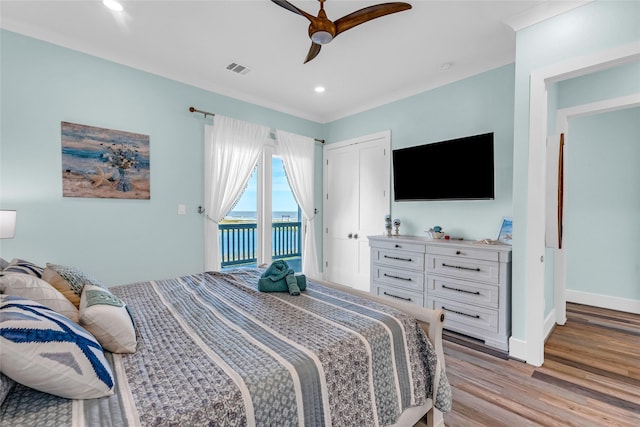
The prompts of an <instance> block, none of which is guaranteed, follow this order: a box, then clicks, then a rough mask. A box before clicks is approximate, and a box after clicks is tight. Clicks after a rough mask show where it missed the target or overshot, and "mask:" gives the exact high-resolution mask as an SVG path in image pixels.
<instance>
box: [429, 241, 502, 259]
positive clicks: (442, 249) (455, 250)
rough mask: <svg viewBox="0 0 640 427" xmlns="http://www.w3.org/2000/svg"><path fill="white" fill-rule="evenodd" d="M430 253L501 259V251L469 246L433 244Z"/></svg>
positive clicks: (457, 256) (464, 257)
mask: <svg viewBox="0 0 640 427" xmlns="http://www.w3.org/2000/svg"><path fill="white" fill-rule="evenodd" d="M429 253H430V254H433V255H444V256H449V257H455V258H463V259H466V258H468V259H479V260H484V261H500V253H499V252H497V251H487V250H482V249H478V248H474V247H467V246H453V247H452V246H449V245H431V246H429Z"/></svg>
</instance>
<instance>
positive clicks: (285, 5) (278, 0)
mask: <svg viewBox="0 0 640 427" xmlns="http://www.w3.org/2000/svg"><path fill="white" fill-rule="evenodd" d="M271 1H272V2H274V3H275V4H277V5H278V6H280V7H283V8H285V9H287V10H288V11H290V12H293V13H296V14H298V15H301V16H304V17H305V18H307V19H308V20H309V21H311V22H314V20H315V19H316V17H315V16H313V15H310V14H308V13H307V12H305V11H304V10H302V9H299V8H297V7H296V6H294V5H292V4H291V3H289V2H288V1H287V0H271Z"/></svg>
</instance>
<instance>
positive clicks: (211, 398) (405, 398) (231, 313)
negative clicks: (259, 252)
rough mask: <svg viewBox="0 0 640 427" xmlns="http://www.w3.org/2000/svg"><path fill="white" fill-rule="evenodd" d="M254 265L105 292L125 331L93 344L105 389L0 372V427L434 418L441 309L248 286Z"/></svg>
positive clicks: (347, 293)
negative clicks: (128, 349) (119, 304)
mask: <svg viewBox="0 0 640 427" xmlns="http://www.w3.org/2000/svg"><path fill="white" fill-rule="evenodd" d="M263 271H264V270H262V269H254V268H249V269H235V270H230V271H227V272H224V273H222V272H204V273H199V274H193V275H187V276H183V277H176V278H171V279H165V280H157V281H147V282H139V283H134V284H129V285H123V286H115V287H110V288H108V290H109V291H110V292H111V293H112V294H113V295H114V296H115V297H117V298H118V299H120V300H121V301H124V302H125V303H126V308H127V310H128V311H129V312H130V314H131V318H132V319H133V324H134V325H135V338H136V343H135V352H134V353H132V354H119V353H111V352H109V351H105V352H104V356H105V358H106V360H107V361H108V363H109V365H110V366H111V370H112V373H113V379H114V385H113V391H114V394H113V395H111V396H108V397H102V398H94V399H67V398H63V397H59V396H55V395H53V394H49V393H44V392H41V391H37V390H34V389H32V388H29V387H26V386H24V385H22V384H20V383H15V384H9V385H7V377H4V379H3V383H4V384H3V387H0V388H5V389H6V388H10V391H9V392H8V393H5V394H6V398H5V399H4V402H2V405H1V406H0V425H12V426H21V425H45V421H46V422H47V423H48V424H47V425H56V426H63V425H68V426H84V425H87V426H138V425H142V426H178V425H181V426H196V425H212V426H252V425H258V426H288V425H291V426H293V425H306V426H323V425H333V426H352V425H353V426H378V425H379V426H412V425H414V424H417V423H426V424H428V425H443V421H442V412H443V411H444V412H446V411H448V410H450V407H451V389H450V386H449V383H448V381H447V377H446V374H445V370H444V355H443V352H442V322H443V320H444V314H443V313H442V312H441V311H439V310H438V311H434V310H428V309H423V308H419V307H414V306H410V305H407V304H404V303H395V302H390V301H387V300H381V299H379V298H377V297H374V296H371V295H370V294H368V293H363V292H358V291H355V290H352V289H350V288H345V287H341V286H339V285H335V284H331V283H326V282H322V281H317V280H308V282H307V288H306V290H304V291H303V292H302V293H301V295H299V296H293V295H289V294H288V293H286V292H280V293H266V292H259V291H258V290H257V288H256V283H257V281H258V279H259V278H260V275H261V274H262V272H263ZM0 367H2V366H1V365H0ZM3 372H5V370H4V368H3ZM9 381H10V380H9ZM53 420H55V421H53ZM52 422H53V424H51V423H52Z"/></svg>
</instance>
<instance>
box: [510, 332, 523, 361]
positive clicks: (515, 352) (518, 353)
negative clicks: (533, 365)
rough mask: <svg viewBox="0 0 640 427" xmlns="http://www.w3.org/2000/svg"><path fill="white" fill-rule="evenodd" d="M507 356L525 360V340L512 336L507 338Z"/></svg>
mask: <svg viewBox="0 0 640 427" xmlns="http://www.w3.org/2000/svg"><path fill="white" fill-rule="evenodd" d="M509 357H511V358H512V359H518V360H522V361H524V362H526V361H527V342H526V341H523V340H519V339H517V338H514V337H510V338H509Z"/></svg>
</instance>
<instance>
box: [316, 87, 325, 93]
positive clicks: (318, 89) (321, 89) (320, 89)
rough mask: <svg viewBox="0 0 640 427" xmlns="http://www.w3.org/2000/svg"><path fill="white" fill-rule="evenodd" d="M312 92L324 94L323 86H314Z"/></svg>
mask: <svg viewBox="0 0 640 427" xmlns="http://www.w3.org/2000/svg"><path fill="white" fill-rule="evenodd" d="M314 90H315V91H316V92H318V93H322V92H324V87H323V86H316V88H315V89H314Z"/></svg>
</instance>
